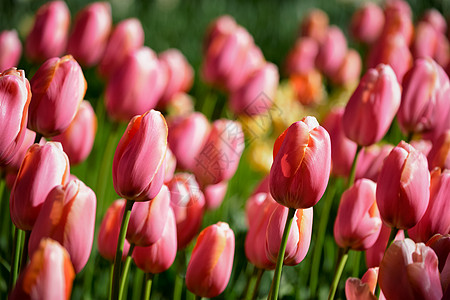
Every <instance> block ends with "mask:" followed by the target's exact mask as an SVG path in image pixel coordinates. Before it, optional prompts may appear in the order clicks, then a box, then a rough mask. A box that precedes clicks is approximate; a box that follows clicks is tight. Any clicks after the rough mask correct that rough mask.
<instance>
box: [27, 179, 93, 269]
mask: <svg viewBox="0 0 450 300" xmlns="http://www.w3.org/2000/svg"><path fill="white" fill-rule="evenodd" d="M96 202H97V200H96V197H95V194H94V192H93V191H92V190H91V189H90V188H89V187H87V186H86V185H85V184H84V183H83V182H82V181H79V180H72V181H70V182H68V183H67V184H66V185H64V186H63V185H57V186H55V187H54V188H53V189H52V190H51V191H50V193H49V194H48V196H47V199H46V200H45V202H44V204H43V205H42V209H41V212H40V213H39V216H38V218H37V219H36V223H35V227H34V229H33V231H32V232H31V236H30V242H29V244H28V250H29V253H30V254H32V253H34V252H35V251H37V249H38V248H39V243H40V241H41V240H42V239H44V238H51V239H54V240H55V241H57V242H59V243H61V245H62V246H63V247H64V248H65V249H66V250H67V252H69V255H70V259H71V261H72V264H73V267H74V269H75V272H76V273H79V272H80V271H81V270H82V269H83V267H84V266H85V265H86V263H87V261H88V259H89V255H90V254H91V249H92V243H93V241H94V227H95V209H96V204H97V203H96Z"/></svg>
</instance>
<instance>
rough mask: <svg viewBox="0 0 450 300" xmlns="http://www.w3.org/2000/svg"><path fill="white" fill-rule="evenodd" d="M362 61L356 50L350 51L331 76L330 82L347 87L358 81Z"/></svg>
mask: <svg viewBox="0 0 450 300" xmlns="http://www.w3.org/2000/svg"><path fill="white" fill-rule="evenodd" d="M361 69H362V61H361V57H360V56H359V53H358V52H357V51H356V50H353V49H350V50H348V51H347V54H346V55H345V57H344V60H343V61H342V63H341V65H340V66H339V68H338V69H337V70H336V72H335V73H334V74H331V80H332V81H333V82H334V83H335V84H338V85H344V86H348V85H351V84H353V83H357V82H358V81H359V77H360V74H361Z"/></svg>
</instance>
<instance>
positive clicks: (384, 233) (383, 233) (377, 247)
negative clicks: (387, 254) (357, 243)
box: [366, 223, 405, 268]
mask: <svg viewBox="0 0 450 300" xmlns="http://www.w3.org/2000/svg"><path fill="white" fill-rule="evenodd" d="M390 233H391V228H390V227H388V226H386V225H385V224H383V223H382V224H381V230H380V235H379V236H378V239H377V240H376V241H375V243H374V244H373V245H372V247H370V248H369V249H367V250H366V265H367V267H368V268H374V267H378V266H379V265H380V263H381V260H382V259H383V255H384V251H385V250H386V247H387V245H388V242H389V235H390ZM404 239H405V234H404V232H403V230H399V231H398V232H397V234H396V235H395V237H394V240H395V241H400V240H404Z"/></svg>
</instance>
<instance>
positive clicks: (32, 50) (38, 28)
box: [25, 1, 70, 62]
mask: <svg viewBox="0 0 450 300" xmlns="http://www.w3.org/2000/svg"><path fill="white" fill-rule="evenodd" d="M69 25H70V12H69V9H68V8H67V5H66V3H65V2H64V1H52V2H49V3H46V4H44V5H43V6H41V7H40V8H39V10H38V11H37V13H36V18H35V21H34V25H33V28H32V29H31V32H30V33H29V34H28V37H27V40H26V43H25V53H26V55H27V57H28V58H29V59H30V60H32V61H33V62H41V61H44V60H47V59H49V58H51V57H55V56H60V55H61V54H62V53H63V52H64V50H65V49H66V44H67V35H68V32H69Z"/></svg>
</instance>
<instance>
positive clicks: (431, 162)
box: [428, 129, 450, 171]
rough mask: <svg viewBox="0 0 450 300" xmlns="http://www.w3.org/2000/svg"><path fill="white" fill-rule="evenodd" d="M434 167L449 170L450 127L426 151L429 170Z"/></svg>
mask: <svg viewBox="0 0 450 300" xmlns="http://www.w3.org/2000/svg"><path fill="white" fill-rule="evenodd" d="M436 167H439V168H441V169H442V170H444V169H447V170H450V129H448V130H447V131H446V132H444V133H443V134H442V135H441V136H440V138H439V139H438V140H437V141H436V142H435V143H434V144H433V147H432V148H431V150H430V152H429V153H428V168H429V170H430V171H431V170H433V169H434V168H436Z"/></svg>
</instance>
